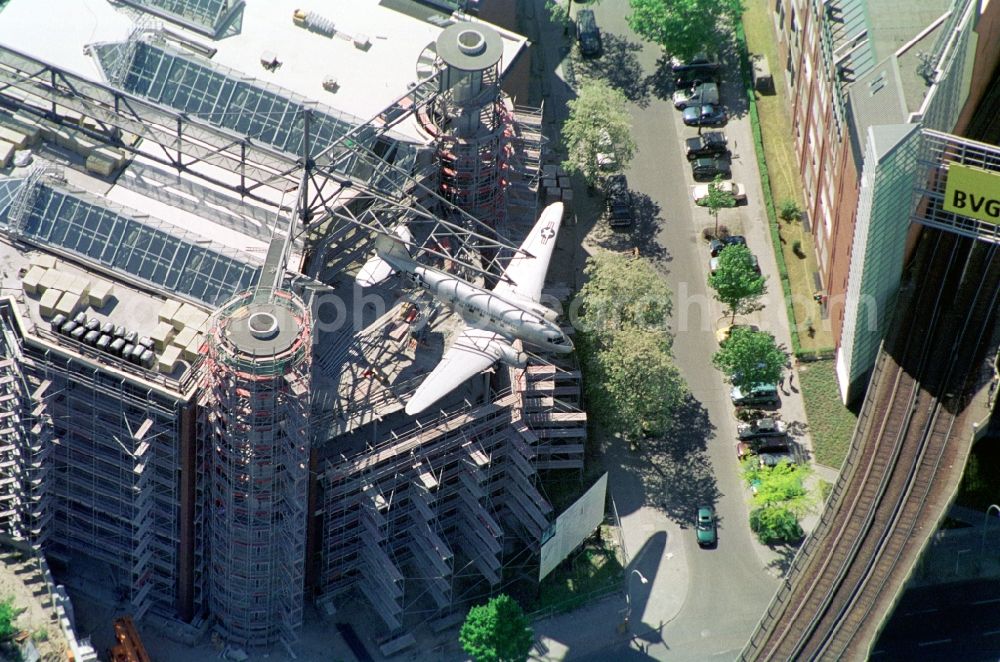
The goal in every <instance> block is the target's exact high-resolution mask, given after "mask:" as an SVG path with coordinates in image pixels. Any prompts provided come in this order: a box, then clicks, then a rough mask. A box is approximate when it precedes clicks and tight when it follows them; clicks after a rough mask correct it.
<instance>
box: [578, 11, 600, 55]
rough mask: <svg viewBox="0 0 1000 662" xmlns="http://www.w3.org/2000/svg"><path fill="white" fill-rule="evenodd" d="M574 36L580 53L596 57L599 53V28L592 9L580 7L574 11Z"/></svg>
mask: <svg viewBox="0 0 1000 662" xmlns="http://www.w3.org/2000/svg"><path fill="white" fill-rule="evenodd" d="M576 38H577V41H578V42H579V43H580V54H581V55H584V56H586V57H597V56H598V55H600V54H601V51H602V50H603V45H602V44H601V30H600V28H598V27H597V19H595V18H594V10H592V9H581V10H580V11H578V12H577V13H576Z"/></svg>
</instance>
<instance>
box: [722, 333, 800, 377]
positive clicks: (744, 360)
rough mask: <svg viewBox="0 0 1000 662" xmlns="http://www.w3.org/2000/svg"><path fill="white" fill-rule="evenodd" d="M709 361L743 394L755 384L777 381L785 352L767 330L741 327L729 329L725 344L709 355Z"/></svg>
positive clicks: (782, 368)
mask: <svg viewBox="0 0 1000 662" xmlns="http://www.w3.org/2000/svg"><path fill="white" fill-rule="evenodd" d="M712 363H714V364H715V367H716V368H718V369H719V370H721V371H722V372H723V373H725V374H726V376H727V377H728V378H729V381H730V382H732V384H733V386H736V387H738V388H739V389H740V390H741V391H743V392H744V393H746V392H748V391H749V390H750V388H752V387H753V386H756V385H757V384H775V383H777V382H778V380H779V379H781V373H782V372H783V371H784V369H785V365H786V364H787V363H788V355H787V354H786V353H785V352H784V350H782V349H781V348H780V347H778V343H777V342H776V341H775V340H774V336H772V335H771V334H770V333H766V332H764V331H754V330H753V329H750V328H747V327H742V328H735V329H733V331H732V333H731V334H730V336H729V340H727V341H726V344H725V345H723V346H722V347H720V348H719V351H717V352H716V353H715V355H714V356H712Z"/></svg>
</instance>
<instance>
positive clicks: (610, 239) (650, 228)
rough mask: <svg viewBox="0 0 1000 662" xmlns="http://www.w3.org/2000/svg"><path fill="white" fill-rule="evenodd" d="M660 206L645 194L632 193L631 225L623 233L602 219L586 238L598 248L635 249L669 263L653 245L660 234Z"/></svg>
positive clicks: (664, 252) (661, 249)
mask: <svg viewBox="0 0 1000 662" xmlns="http://www.w3.org/2000/svg"><path fill="white" fill-rule="evenodd" d="M661 222H663V219H662V218H661V217H660V206H659V205H658V204H656V202H654V201H653V199H652V198H651V197H649V196H648V195H646V194H645V193H637V192H635V191H633V192H632V225H631V226H630V227H629V228H628V229H625V230H614V229H612V228H611V227H610V226H609V225H608V224H607V221H606V220H604V219H601V220H599V221H598V223H599V224H600V225H598V227H596V228H595V229H594V231H593V232H592V233H591V234H590V236H589V238H590V239H591V240H592V241H593V242H594V243H595V244H597V245H598V246H600V247H601V248H605V249H607V250H613V251H623V252H625V251H631V250H633V248H635V247H638V248H639V249H640V253H641V255H642V256H643V257H646V258H649V259H652V260H655V261H657V262H669V261H670V260H671V259H672V258H671V256H670V253H669V251H667V249H666V248H665V247H664V246H663V245H662V244H661V243H660V242H657V241H656V235H657V233H658V232H659V230H660V223H661Z"/></svg>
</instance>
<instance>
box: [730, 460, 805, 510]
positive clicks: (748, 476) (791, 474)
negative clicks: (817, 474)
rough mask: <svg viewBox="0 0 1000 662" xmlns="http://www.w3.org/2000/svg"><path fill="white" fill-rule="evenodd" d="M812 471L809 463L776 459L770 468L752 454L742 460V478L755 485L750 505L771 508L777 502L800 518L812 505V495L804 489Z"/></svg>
mask: <svg viewBox="0 0 1000 662" xmlns="http://www.w3.org/2000/svg"><path fill="white" fill-rule="evenodd" d="M811 473H812V470H811V469H810V468H809V465H805V464H789V463H788V462H779V463H778V464H776V465H775V466H773V467H762V466H760V463H759V462H758V461H757V458H756V457H753V456H751V457H749V458H747V460H745V461H744V470H743V479H744V480H745V481H746V482H747V484H748V485H750V484H754V483H755V484H756V486H757V493H756V494H754V496H753V505H755V506H759V507H771V506H776V505H780V506H781V507H783V508H787V509H788V510H790V511H791V512H793V513H794V514H795V515H796V516H797V517H801V516H803V515H805V514H806V513H808V512H810V511H811V510H812V509H813V508H814V507H815V505H816V499H815V497H814V496H813V495H812V494H810V493H809V491H808V490H806V486H805V480H806V478H808V477H809V475H810V474H811Z"/></svg>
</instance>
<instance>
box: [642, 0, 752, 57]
mask: <svg viewBox="0 0 1000 662" xmlns="http://www.w3.org/2000/svg"><path fill="white" fill-rule="evenodd" d="M629 5H630V6H631V8H632V14H631V15H629V16H628V18H627V21H628V24H629V27H630V28H632V30H634V31H635V33H636V34H637V35H639V36H640V37H642V38H644V39H647V40H649V41H652V42H654V43H657V44H659V45H660V46H662V47H663V50H664V51H665V52H666V53H667V55H672V56H674V57H676V58H679V59H681V60H689V59H691V58H692V57H693V56H695V55H697V54H698V53H700V52H703V51H705V49H706V47H707V46H709V45H710V44H714V43H717V42H718V38H717V36H716V33H717V30H718V26H719V23H720V22H721V21H723V20H728V21H737V20H739V18H740V16H741V15H742V13H743V3H742V2H741V0H629Z"/></svg>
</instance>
